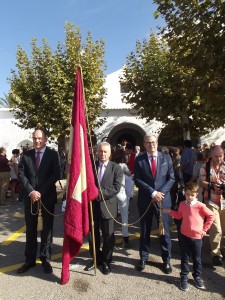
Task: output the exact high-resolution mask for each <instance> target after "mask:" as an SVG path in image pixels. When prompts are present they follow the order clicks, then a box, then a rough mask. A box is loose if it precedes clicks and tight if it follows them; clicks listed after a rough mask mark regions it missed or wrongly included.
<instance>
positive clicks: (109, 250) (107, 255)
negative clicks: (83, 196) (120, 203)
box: [89, 201, 115, 264]
mask: <svg viewBox="0 0 225 300" xmlns="http://www.w3.org/2000/svg"><path fill="white" fill-rule="evenodd" d="M92 204H93V205H92V207H93V219H94V234H95V249H96V261H97V264H100V263H102V262H106V263H110V262H111V261H112V254H113V248H114V244H115V236H114V223H115V222H114V220H113V219H104V218H103V216H102V213H101V210H100V202H97V201H94V202H92ZM89 215H90V214H89ZM90 224H91V222H90ZM100 229H101V231H102V239H103V245H102V250H101V248H100V246H101V236H100ZM89 249H90V254H91V255H92V256H93V242H92V235H91V228H90V234H89Z"/></svg>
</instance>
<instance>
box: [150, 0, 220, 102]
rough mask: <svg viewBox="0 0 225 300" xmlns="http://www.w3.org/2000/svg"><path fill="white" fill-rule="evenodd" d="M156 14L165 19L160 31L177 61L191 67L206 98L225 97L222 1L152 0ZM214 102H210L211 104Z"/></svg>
mask: <svg viewBox="0 0 225 300" xmlns="http://www.w3.org/2000/svg"><path fill="white" fill-rule="evenodd" d="M153 2H154V3H155V4H157V5H158V8H157V11H156V17H157V16H159V15H160V16H161V17H162V18H164V19H165V23H166V25H165V27H164V28H161V34H163V36H164V38H166V40H167V42H168V45H169V47H170V49H171V52H172V53H174V54H175V56H176V58H177V59H178V60H179V63H180V64H182V65H183V66H186V67H189V68H190V67H191V68H194V70H195V75H196V76H197V77H198V78H199V81H200V80H201V89H200V91H199V93H201V94H202V95H203V96H204V97H205V98H209V99H213V102H214V103H215V100H217V102H218V105H223V103H224V99H225V96H224V95H225V72H224V70H225V51H224V40H225V23H224V16H225V1H224V0H182V1H178V0H169V1H161V0H154V1H153ZM214 103H212V104H213V105H214Z"/></svg>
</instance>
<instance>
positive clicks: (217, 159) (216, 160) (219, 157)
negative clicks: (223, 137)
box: [211, 146, 224, 166]
mask: <svg viewBox="0 0 225 300" xmlns="http://www.w3.org/2000/svg"><path fill="white" fill-rule="evenodd" d="M211 157H212V161H213V164H214V165H216V166H217V165H220V164H221V163H222V161H223V159H224V152H223V148H222V147H221V146H215V147H214V148H213V149H212V152H211Z"/></svg>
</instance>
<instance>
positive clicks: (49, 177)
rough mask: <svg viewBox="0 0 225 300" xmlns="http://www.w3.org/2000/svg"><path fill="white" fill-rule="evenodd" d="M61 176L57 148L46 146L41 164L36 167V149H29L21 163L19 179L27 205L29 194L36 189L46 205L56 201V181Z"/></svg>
mask: <svg viewBox="0 0 225 300" xmlns="http://www.w3.org/2000/svg"><path fill="white" fill-rule="evenodd" d="M59 178H60V164H59V155H58V153H57V152H56V151H55V150H52V149H50V148H48V147H46V149H45V152H44V154H43V157H42V160H41V163H40V166H39V168H38V170H37V169H36V163H35V150H34V149H32V150H29V151H27V152H26V153H24V155H23V156H22V159H21V161H20V163H19V181H20V184H21V185H22V188H23V190H24V194H25V195H24V196H25V205H26V204H29V202H30V201H27V200H28V199H29V194H30V193H31V192H32V191H34V190H36V191H39V192H40V193H41V200H42V201H43V203H45V204H46V205H47V204H48V203H50V202H52V201H54V203H56V201H57V195H56V186H55V183H56V182H57V181H58V180H59Z"/></svg>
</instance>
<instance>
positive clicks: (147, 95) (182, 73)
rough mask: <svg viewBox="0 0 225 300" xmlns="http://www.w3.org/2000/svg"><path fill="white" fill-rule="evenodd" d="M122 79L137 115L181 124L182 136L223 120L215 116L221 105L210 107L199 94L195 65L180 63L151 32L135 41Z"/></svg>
mask: <svg viewBox="0 0 225 300" xmlns="http://www.w3.org/2000/svg"><path fill="white" fill-rule="evenodd" d="M121 81H122V82H123V83H124V84H126V86H127V89H128V91H129V92H128V93H126V94H124V96H123V99H124V101H125V102H127V103H130V104H131V105H132V107H133V108H134V109H135V110H136V111H137V113H138V114H139V115H141V116H142V117H145V118H147V121H149V120H151V119H153V118H156V119H157V120H159V121H162V122H164V123H166V124H170V127H171V128H176V127H177V126H181V128H182V130H183V138H184V139H187V138H190V133H191V134H192V137H194V136H199V135H202V134H204V133H206V132H207V131H208V130H207V129H208V128H213V127H215V124H218V123H221V124H222V123H223V122H221V120H218V116H219V114H220V112H221V110H224V109H222V108H221V107H217V106H216V105H214V107H213V108H212V107H211V105H208V102H207V101H206V99H205V98H203V97H200V96H199V90H200V87H199V81H198V78H197V77H196V75H195V69H194V68H190V67H189V68H188V67H184V66H182V65H180V64H179V63H178V61H177V60H176V57H175V56H174V54H173V53H172V52H171V51H170V49H169V47H168V45H167V43H166V41H165V40H164V39H163V38H160V39H159V38H158V37H157V35H155V34H153V33H152V34H150V38H149V39H148V40H146V39H145V40H144V41H143V42H140V41H137V43H136V51H135V52H132V53H131V54H130V55H129V56H128V57H127V60H126V64H125V67H124V70H123V75H122V78H121ZM172 123H174V124H176V126H171V124H172ZM172 134H173V135H174V134H176V132H172Z"/></svg>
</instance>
